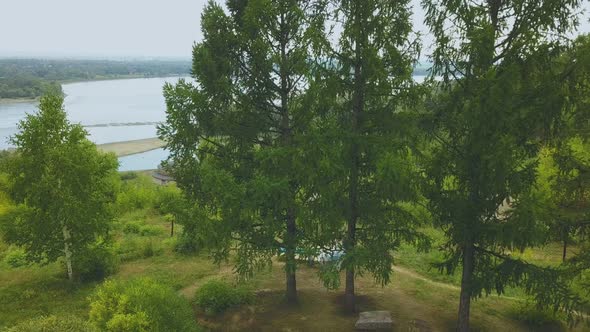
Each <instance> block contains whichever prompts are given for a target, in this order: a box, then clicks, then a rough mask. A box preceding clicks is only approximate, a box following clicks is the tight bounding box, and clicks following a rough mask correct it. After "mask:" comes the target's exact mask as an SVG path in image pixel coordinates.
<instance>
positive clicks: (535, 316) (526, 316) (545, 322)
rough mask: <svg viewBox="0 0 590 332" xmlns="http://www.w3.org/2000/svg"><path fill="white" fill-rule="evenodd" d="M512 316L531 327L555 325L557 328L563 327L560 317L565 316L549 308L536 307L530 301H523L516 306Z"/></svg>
mask: <svg viewBox="0 0 590 332" xmlns="http://www.w3.org/2000/svg"><path fill="white" fill-rule="evenodd" d="M513 316H514V317H515V318H516V319H517V320H520V321H523V322H525V323H527V324H528V325H530V326H533V327H547V326H555V327H557V328H561V327H563V326H562V325H563V324H562V319H564V318H565V317H561V316H560V314H559V313H557V312H554V311H553V310H551V309H548V308H538V307H537V306H536V305H534V304H531V303H523V304H519V305H518V306H516V307H515V309H514V311H513ZM559 330H561V329H559Z"/></svg>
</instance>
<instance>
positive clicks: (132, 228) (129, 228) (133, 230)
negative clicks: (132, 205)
mask: <svg viewBox="0 0 590 332" xmlns="http://www.w3.org/2000/svg"><path fill="white" fill-rule="evenodd" d="M140 229H141V225H140V224H139V223H138V222H129V223H126V224H125V226H124V227H123V233H127V234H139V231H140Z"/></svg>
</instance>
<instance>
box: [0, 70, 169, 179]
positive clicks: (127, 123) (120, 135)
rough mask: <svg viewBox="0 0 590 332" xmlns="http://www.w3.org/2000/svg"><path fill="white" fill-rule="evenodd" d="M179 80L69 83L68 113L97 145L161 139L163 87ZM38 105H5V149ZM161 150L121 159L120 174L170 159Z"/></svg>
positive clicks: (1, 143)
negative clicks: (157, 127) (157, 137)
mask: <svg viewBox="0 0 590 332" xmlns="http://www.w3.org/2000/svg"><path fill="white" fill-rule="evenodd" d="M178 79H179V78H178V77H168V78H140V79H123V80H106V81H91V82H79V83H70V84H64V85H63V90H64V93H65V94H66V98H65V102H64V104H65V109H66V112H67V114H68V118H69V119H70V121H71V122H74V123H80V124H82V125H83V126H84V127H85V128H86V130H88V132H89V134H90V137H89V138H90V140H92V141H93V142H95V143H97V144H103V143H110V142H122V141H130V140H136V139H143V138H151V137H156V136H157V135H156V125H157V123H158V122H161V121H164V119H165V109H166V106H165V102H164V97H163V96H162V86H163V85H164V83H166V82H170V83H175V82H177V81H178ZM35 112H37V103H35V102H22V103H11V104H0V149H6V148H10V147H12V146H11V144H10V143H9V142H8V138H9V137H10V136H11V135H14V134H15V133H16V132H17V123H18V122H19V121H20V120H22V119H24V117H25V115H26V114H27V113H29V114H33V113H35ZM166 155H167V154H166V152H165V151H164V150H162V149H158V150H154V151H148V152H146V153H141V154H137V155H132V156H126V157H121V158H119V160H120V163H121V166H120V170H141V169H153V168H156V167H157V165H158V164H159V163H160V161H161V160H162V159H164V158H166Z"/></svg>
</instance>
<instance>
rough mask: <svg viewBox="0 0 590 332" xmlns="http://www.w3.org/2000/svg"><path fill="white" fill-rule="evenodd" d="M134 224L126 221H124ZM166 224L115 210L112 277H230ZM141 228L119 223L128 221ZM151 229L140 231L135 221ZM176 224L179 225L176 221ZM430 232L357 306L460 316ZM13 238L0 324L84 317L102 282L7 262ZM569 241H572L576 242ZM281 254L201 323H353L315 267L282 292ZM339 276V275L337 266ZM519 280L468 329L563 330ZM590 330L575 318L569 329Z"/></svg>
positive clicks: (295, 326)
mask: <svg viewBox="0 0 590 332" xmlns="http://www.w3.org/2000/svg"><path fill="white" fill-rule="evenodd" d="M131 224H133V225H135V226H129V225H131ZM169 227H170V225H169V223H168V222H166V220H165V219H164V217H163V216H161V215H159V214H158V212H157V211H155V210H154V209H153V208H149V207H148V208H143V209H137V210H131V211H126V212H124V213H122V214H121V215H120V216H119V217H118V218H117V220H116V222H115V225H114V228H113V231H112V236H113V239H114V242H115V245H114V247H115V250H116V252H117V254H118V256H119V259H120V261H121V264H120V266H119V269H118V272H117V273H116V274H115V275H114V276H112V278H113V279H116V280H129V279H133V278H136V277H150V278H153V279H155V280H157V281H159V282H162V283H166V284H168V285H171V286H172V287H173V288H174V289H175V290H176V291H178V292H179V293H180V294H182V295H183V296H185V297H187V298H188V299H189V300H191V301H192V300H194V294H195V292H196V290H197V289H199V287H200V286H201V285H203V284H204V283H206V282H208V281H210V280H217V279H223V280H226V281H228V282H235V276H234V275H233V268H232V266H231V265H228V264H222V265H219V266H218V265H215V264H213V263H212V262H211V260H210V259H209V257H207V255H206V254H205V253H202V254H199V255H193V256H186V255H181V254H178V253H176V252H175V251H174V245H175V238H170V233H169V232H170V229H169ZM130 228H133V229H137V232H135V231H131V232H129V231H125V229H130ZM142 229H144V230H147V231H144V232H142V231H141V230H142ZM176 231H177V232H176V234H180V232H181V231H182V228H181V227H178V228H177V229H176ZM424 231H425V232H426V233H428V234H429V235H430V236H431V237H432V238H433V239H434V246H433V249H432V250H431V251H429V252H426V253H422V252H417V251H416V250H415V249H414V248H413V247H410V246H402V247H401V248H400V250H399V252H397V253H396V256H395V258H396V265H397V268H396V271H395V272H394V274H393V279H392V282H391V283H390V284H389V285H386V286H385V287H381V286H380V285H377V284H375V283H374V282H373V279H372V278H371V277H370V276H369V275H364V276H360V277H358V279H357V284H356V287H357V293H358V294H359V309H360V310H389V311H391V313H392V315H393V318H394V320H395V322H396V328H397V329H399V330H405V331H407V330H410V329H411V328H412V326H414V325H415V324H416V321H418V322H426V323H427V324H428V325H429V326H430V327H431V328H432V329H433V330H434V331H446V330H452V329H453V327H454V322H455V320H456V310H457V306H458V303H457V301H458V295H459V288H458V285H459V283H460V273H459V272H460V271H457V273H455V274H454V275H447V274H441V273H440V272H439V271H438V270H437V269H436V268H433V267H432V264H433V263H435V262H438V261H440V260H441V259H442V258H443V254H442V253H441V251H440V250H438V247H439V246H440V245H441V244H442V243H443V241H444V238H443V234H442V233H441V232H440V231H438V230H435V229H432V228H428V229H425V230H424ZM8 250H11V249H10V247H9V246H7V245H6V244H4V243H2V242H1V241H0V308H1V309H0V330H2V328H3V327H8V326H12V325H15V324H17V323H19V322H21V321H23V320H26V319H30V318H34V317H38V316H40V315H57V316H60V315H75V316H77V317H81V318H83V319H86V318H87V316H88V310H89V303H88V297H89V295H90V294H91V293H92V292H93V291H94V289H95V288H96V287H97V286H98V283H88V284H75V285H71V284H70V283H69V282H67V281H66V279H65V272H64V268H63V265H62V264H61V263H60V262H56V263H52V264H49V265H46V266H39V265H31V266H25V267H19V268H12V267H10V266H8V265H7V264H6V263H4V262H3V260H2V258H3V257H4V256H6V253H7V252H8ZM574 250H575V249H574ZM519 255H521V257H522V258H524V259H527V260H530V261H533V262H535V263H542V264H557V263H559V261H560V259H561V251H560V247H559V245H550V246H547V247H546V248H539V249H535V250H530V251H529V250H527V251H525V252H524V253H521V254H519ZM282 264H283V263H281V262H278V261H275V262H274V267H273V268H272V269H269V270H264V271H260V272H258V273H257V274H256V275H255V277H254V278H252V279H251V280H249V281H248V284H249V285H248V286H249V287H251V288H253V289H255V290H256V291H255V296H254V300H253V302H252V303H250V304H247V305H242V306H239V307H235V308H232V309H229V310H228V311H226V312H225V313H223V314H219V315H213V316H212V315H207V314H205V313H204V312H202V311H201V310H200V309H199V308H198V307H196V306H195V314H196V319H197V320H198V322H199V324H200V325H202V326H204V327H205V328H207V329H210V330H214V331H215V330H224V331H242V330H260V331H352V330H353V327H354V322H355V321H356V319H357V316H356V315H347V314H344V311H343V308H342V306H341V303H342V302H343V301H342V290H337V291H328V290H326V289H325V288H324V287H323V286H322V283H321V282H320V280H319V279H318V270H317V268H314V267H308V266H305V264H304V265H302V266H300V267H299V268H298V270H297V284H298V290H299V304H298V305H296V306H287V305H285V303H284V301H283V289H284V270H283V265H282ZM342 278H343V276H342ZM526 304H527V300H526V297H525V296H523V294H522V292H521V291H520V290H518V289H510V290H508V292H507V294H505V296H504V297H498V296H490V297H484V298H481V299H477V300H475V301H473V307H472V319H471V322H472V325H473V330H474V331H561V330H565V329H566V327H565V325H564V324H563V323H561V322H560V321H559V319H558V318H556V317H552V316H551V315H549V314H547V313H544V312H538V311H535V310H534V309H531V307H530V306H525V305H526ZM584 330H586V331H589V330H590V328H588V327H587V326H585V325H580V326H578V327H577V328H576V329H574V331H584Z"/></svg>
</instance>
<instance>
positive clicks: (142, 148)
mask: <svg viewBox="0 0 590 332" xmlns="http://www.w3.org/2000/svg"><path fill="white" fill-rule="evenodd" d="M97 146H98V148H99V149H101V150H102V151H105V152H113V153H115V154H116V155H117V157H123V156H129V155H132V154H136V153H142V152H146V151H151V150H155V149H159V148H161V147H163V146H164V142H163V141H162V140H160V139H159V138H156V137H154V138H146V139H139V140H134V141H125V142H114V143H106V144H100V145H97Z"/></svg>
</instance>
